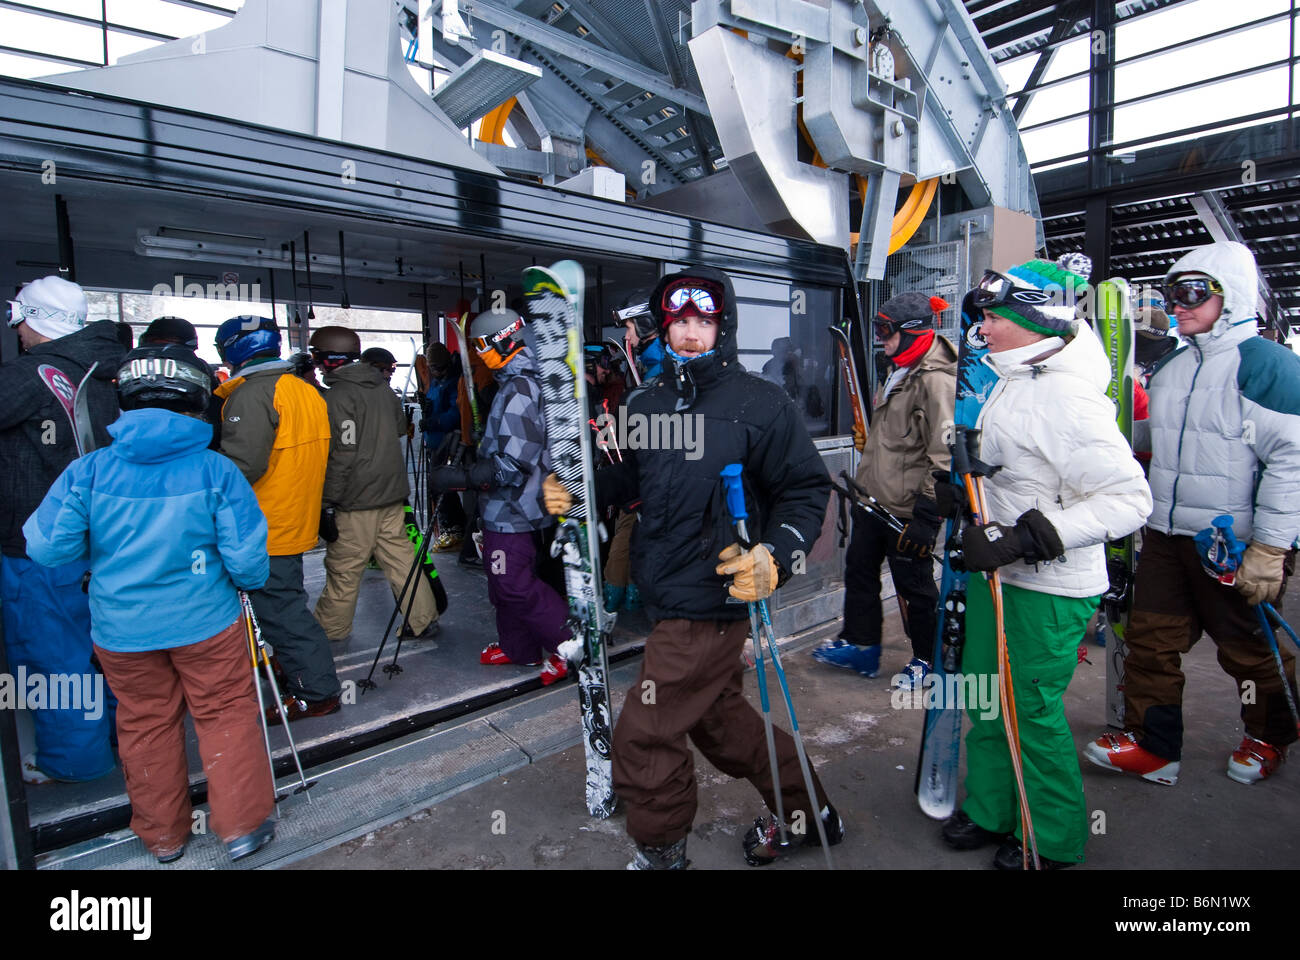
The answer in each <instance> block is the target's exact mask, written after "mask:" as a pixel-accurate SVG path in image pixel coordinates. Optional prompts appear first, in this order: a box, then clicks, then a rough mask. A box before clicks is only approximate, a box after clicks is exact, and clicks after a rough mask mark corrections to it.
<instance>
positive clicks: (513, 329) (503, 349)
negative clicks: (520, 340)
mask: <svg viewBox="0 0 1300 960" xmlns="http://www.w3.org/2000/svg"><path fill="white" fill-rule="evenodd" d="M523 328H524V318H523V317H519V318H518V319H517V320H515V322H514V323H512V324H510V325H509V326H506V327H503V328H502V329H500V330H498V331H497V332H496V333H494V334H492V335H491V336H487V337H475V338H474V340H473V344H474V349H475V350H477V351H478V352H479V353H480V354H486V353H496V354H497V355H498V356H500V357H501V358H503V359H504V358H506V357H508V356H510V355H511V354H512V353H513V352H514V351H515V350H516V349H518V344H515V343H513V342H512V339H511V338H513V337H514V335H515V334H516V333H518V332H519V331H520V330H522V329H523Z"/></svg>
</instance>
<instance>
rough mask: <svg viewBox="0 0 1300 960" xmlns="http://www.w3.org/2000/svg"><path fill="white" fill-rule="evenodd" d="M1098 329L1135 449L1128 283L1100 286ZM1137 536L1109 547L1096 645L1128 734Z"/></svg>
mask: <svg viewBox="0 0 1300 960" xmlns="http://www.w3.org/2000/svg"><path fill="white" fill-rule="evenodd" d="M1096 304H1097V308H1096V329H1097V337H1098V339H1100V340H1101V345H1102V348H1103V349H1104V350H1105V351H1106V359H1107V360H1108V361H1109V362H1110V383H1109V385H1108V386H1107V387H1106V396H1108V397H1110V399H1111V401H1112V402H1113V403H1114V404H1115V419H1116V422H1118V424H1119V430H1120V433H1122V434H1124V439H1125V440H1127V441H1128V442H1129V446H1132V445H1133V351H1134V342H1133V298H1132V293H1131V291H1130V290H1129V285H1128V281H1127V280H1120V279H1112V280H1106V281H1104V282H1102V283H1099V284H1097V299H1096ZM1135 556H1136V552H1135V549H1134V540H1133V534H1129V535H1128V536H1127V537H1123V538H1121V539H1119V540H1112V541H1111V542H1109V543H1107V544H1106V573H1107V576H1108V579H1109V580H1110V586H1109V588H1108V589H1107V590H1106V592H1105V593H1104V594H1103V595H1102V598H1101V615H1100V616H1099V618H1098V621H1097V639H1098V641H1099V642H1101V643H1102V644H1103V645H1104V646H1105V647H1106V722H1107V723H1108V724H1110V726H1112V727H1118V728H1119V729H1121V730H1122V729H1123V728H1124V659H1125V658H1126V657H1127V656H1128V643H1127V642H1126V641H1127V637H1126V635H1127V633H1128V614H1129V609H1130V608H1131V606H1132V603H1133V567H1134V560H1135Z"/></svg>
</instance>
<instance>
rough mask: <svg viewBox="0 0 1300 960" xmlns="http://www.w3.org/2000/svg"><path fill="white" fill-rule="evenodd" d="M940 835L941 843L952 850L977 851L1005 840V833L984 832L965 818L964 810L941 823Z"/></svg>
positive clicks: (972, 821)
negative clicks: (941, 836) (941, 837)
mask: <svg viewBox="0 0 1300 960" xmlns="http://www.w3.org/2000/svg"><path fill="white" fill-rule="evenodd" d="M942 835H943V842H944V843H946V844H948V846H950V847H952V848H953V849H954V850H978V849H979V848H980V847H983V846H987V845H988V844H990V843H1001V842H1002V841H1003V840H1005V839H1006V838H1007V835H1006V834H1005V833H998V832H997V831H996V830H985V829H984V828H983V827H981V826H980V825H979V824H978V823H976V822H975V821H974V820H972V819H971V818H970V817H968V816H966V811H965V810H958V811H957V812H956V813H954V814H953V815H952V816H951V817H949V818H948V819H947V820H945V821H944V822H943V831H942Z"/></svg>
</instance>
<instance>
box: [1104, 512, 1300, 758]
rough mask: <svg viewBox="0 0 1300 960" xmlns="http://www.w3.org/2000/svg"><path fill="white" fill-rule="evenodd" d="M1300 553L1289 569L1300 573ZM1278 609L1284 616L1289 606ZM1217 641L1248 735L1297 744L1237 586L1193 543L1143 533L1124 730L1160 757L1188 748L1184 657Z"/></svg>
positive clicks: (1281, 642) (1267, 654)
mask: <svg viewBox="0 0 1300 960" xmlns="http://www.w3.org/2000/svg"><path fill="white" fill-rule="evenodd" d="M1294 564H1295V553H1294V551H1293V552H1292V553H1291V554H1290V555H1289V556H1288V557H1287V560H1286V567H1285V569H1286V571H1287V573H1288V574H1290V573H1291V572H1292V571H1293V570H1294ZM1274 607H1275V608H1276V609H1277V611H1278V612H1279V613H1281V612H1282V601H1281V600H1279V601H1278V602H1277V603H1276V604H1274ZM1202 632H1205V633H1208V634H1209V635H1210V639H1212V640H1213V641H1214V643H1215V646H1217V647H1218V653H1219V666H1221V667H1223V669H1224V671H1225V672H1226V673H1227V674H1228V675H1229V676H1231V677H1232V679H1233V680H1234V681H1236V691H1237V696H1238V698H1239V699H1240V700H1241V701H1242V706H1241V719H1242V721H1243V722H1244V724H1245V727H1246V732H1247V733H1248V734H1250V735H1251V736H1252V737H1255V738H1256V739H1258V740H1263V741H1265V742H1266V743H1271V744H1273V745H1274V746H1278V747H1281V746H1285V745H1286V744H1288V743H1293V742H1295V740H1296V725H1295V721H1294V720H1292V719H1291V712H1290V710H1289V709H1288V707H1287V703H1286V697H1285V695H1284V694H1283V691H1282V680H1281V678H1280V677H1279V676H1278V673H1277V664H1276V662H1275V661H1274V660H1273V653H1272V649H1271V648H1270V647H1269V644H1268V640H1267V638H1266V637H1265V636H1264V635H1263V632H1262V628H1261V627H1260V624H1259V618H1258V616H1257V615H1256V613H1255V610H1254V608H1253V607H1251V606H1250V605H1249V604H1248V603H1246V600H1245V598H1244V597H1243V596H1242V595H1241V594H1240V593H1238V592H1237V591H1236V589H1235V588H1233V587H1230V586H1226V585H1224V584H1221V583H1218V582H1217V581H1215V580H1214V579H1213V578H1212V577H1210V576H1208V575H1207V574H1206V573H1205V569H1204V567H1202V566H1201V561H1200V558H1199V557H1198V556H1197V553H1196V546H1195V544H1194V543H1193V541H1192V538H1191V537H1183V536H1172V537H1171V536H1167V535H1165V534H1163V533H1160V532H1159V531H1156V530H1152V529H1150V528H1148V529H1147V530H1145V531H1144V539H1143V543H1142V557H1141V559H1140V561H1139V563H1138V568H1137V579H1136V581H1135V584H1134V594H1133V612H1132V615H1131V616H1130V618H1129V624H1128V637H1127V640H1128V656H1127V657H1126V658H1125V660H1124V671H1125V680H1124V726H1125V727H1126V728H1128V729H1129V730H1131V731H1133V732H1134V733H1136V734H1137V736H1138V738H1139V739H1140V740H1141V741H1142V746H1143V747H1145V748H1146V749H1147V750H1150V751H1151V752H1152V753H1154V754H1155V755H1156V756H1158V757H1164V758H1165V759H1166V760H1178V759H1180V757H1181V755H1182V749H1183V707H1182V704H1183V684H1184V682H1185V679H1186V678H1185V677H1184V676H1183V671H1182V668H1181V665H1182V657H1183V654H1184V653H1187V652H1188V651H1189V650H1191V649H1192V646H1193V645H1194V644H1195V643H1196V641H1198V640H1199V639H1201V633H1202ZM1278 646H1279V649H1280V650H1281V652H1282V662H1283V665H1284V666H1285V668H1286V675H1287V682H1288V683H1289V684H1290V685H1291V688H1292V690H1293V691H1294V690H1295V685H1296V682H1295V656H1294V655H1293V652H1292V650H1290V649H1288V647H1290V641H1289V640H1287V638H1286V636H1285V634H1284V633H1283V632H1282V631H1280V630H1279V631H1278Z"/></svg>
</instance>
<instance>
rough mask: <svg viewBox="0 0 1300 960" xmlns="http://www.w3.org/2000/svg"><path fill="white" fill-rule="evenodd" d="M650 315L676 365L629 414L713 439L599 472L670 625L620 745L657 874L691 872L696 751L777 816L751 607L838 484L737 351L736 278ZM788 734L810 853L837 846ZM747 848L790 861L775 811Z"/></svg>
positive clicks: (797, 806) (672, 289) (619, 789)
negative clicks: (629, 512)
mask: <svg viewBox="0 0 1300 960" xmlns="http://www.w3.org/2000/svg"><path fill="white" fill-rule="evenodd" d="M650 309H651V311H652V313H653V315H654V317H655V319H656V321H657V322H658V325H659V327H660V329H661V330H662V331H663V335H664V336H665V337H666V339H667V343H666V347H665V357H666V359H665V360H664V371H663V374H662V375H661V376H660V377H659V379H658V380H656V381H655V382H654V383H653V384H651V385H649V386H648V387H647V388H645V389H643V390H641V391H639V392H637V393H635V394H634V395H633V396H632V398H631V399H630V401H629V411H628V415H629V417H646V418H654V417H661V416H674V415H675V416H678V417H681V416H687V417H693V418H695V420H694V422H695V423H696V424H697V433H696V437H697V443H696V444H695V445H694V446H692V447H691V448H690V449H685V444H682V445H679V447H678V448H676V449H672V448H669V449H641V450H636V449H628V450H624V452H623V457H624V459H623V462H622V463H620V464H614V465H610V466H608V467H607V468H606V469H604V470H601V471H600V472H599V473H597V474H596V484H597V497H598V499H599V501H600V503H601V505H602V507H603V506H604V505H606V504H610V503H613V504H617V505H619V506H621V507H624V508H625V509H631V508H633V507H638V506H639V512H640V517H639V521H638V524H637V529H636V532H635V534H634V536H633V540H632V576H633V579H634V580H635V581H636V583H637V585H638V586H639V587H640V590H641V598H642V601H643V603H644V605H645V608H646V611H647V613H648V614H649V616H650V618H651V620H652V621H654V624H655V625H654V629H653V630H652V631H651V633H650V636H649V637H648V638H647V639H646V645H645V659H644V661H643V662H642V665H641V671H640V675H639V676H638V678H637V681H636V683H635V684H634V685H633V686H632V688H631V691H630V692H629V694H628V697H627V699H626V700H624V702H623V710H622V713H621V714H620V715H619V718H618V724H617V726H616V727H615V729H614V743H613V747H612V750H611V754H612V757H613V775H614V790H615V792H616V793H617V794H618V795H619V797H621V798H622V800H623V802H624V803H625V805H626V807H627V831H628V834H629V835H630V836H631V837H632V839H633V840H634V841H636V844H637V852H636V855H635V858H634V860H633V861H632V863H631V864H630V865H629V866H630V867H631V868H633V869H647V870H648V869H682V868H684V867H685V866H686V864H687V861H686V835H687V834H688V833H689V831H690V829H691V823H692V821H693V820H694V818H695V810H696V804H697V797H696V793H697V790H696V783H695V770H694V760H693V757H692V753H691V746H690V744H691V743H694V744H695V746H696V747H698V748H699V749H700V751H701V752H702V753H703V754H704V756H705V757H706V758H707V759H708V760H709V761H710V762H711V763H712V764H714V766H716V767H717V768H718V769H720V770H722V771H724V772H726V773H727V774H728V775H730V776H733V777H744V778H745V779H747V780H749V782H750V783H752V784H753V785H754V787H755V788H756V789H757V790H758V791H759V793H760V794H761V795H762V797H763V800H764V802H765V803H766V804H767V807H768V809H769V810H775V809H776V806H777V805H776V796H775V794H774V792H773V785H772V770H771V766H770V763H769V761H768V754H767V746H766V739H765V736H764V727H763V721H762V719H761V717H760V716H759V714H758V712H757V711H756V710H755V709H754V708H753V707H752V706H750V704H749V702H748V701H747V700H746V699H745V696H744V673H745V664H744V662H743V661H742V659H741V651H742V649H743V647H744V645H745V637H746V634H747V633H748V631H749V620H748V614H747V608H746V603H749V602H755V601H758V600H761V599H764V598H766V597H768V596H770V595H771V594H772V592H773V591H774V590H775V589H776V588H777V586H778V585H779V584H781V583H784V582H785V581H786V580H787V579H788V578H789V577H790V575H791V574H792V573H794V572H796V571H798V570H799V569H800V568H801V565H802V563H803V560H804V558H805V557H806V555H807V554H808V553H809V552H811V550H812V548H813V544H814V543H815V542H816V540H817V537H818V536H819V535H820V533H821V529H822V523H823V520H824V519H825V515H826V504H827V501H828V499H829V496H830V489H831V483H830V477H829V476H828V475H827V473H826V468H825V466H824V465H823V463H822V459H821V456H820V455H819V454H818V452H817V449H816V447H814V446H813V442H812V440H811V439H810V438H809V436H808V432H807V430H806V429H805V427H804V424H803V417H802V416H801V415H800V414H799V411H798V409H797V408H796V407H795V405H794V403H793V401H791V400H790V398H789V397H787V396H786V395H785V392H784V391H783V390H782V389H781V388H780V387H779V386H777V385H775V384H771V383H768V382H767V381H765V380H763V379H761V378H760V377H757V376H754V375H753V374H749V373H747V372H746V371H745V369H744V367H743V366H742V365H741V363H740V361H739V359H738V357H737V344H736V340H737V312H736V298H735V294H734V292H733V290H732V285H731V279H730V278H729V277H728V276H727V275H726V274H725V273H723V272H721V271H720V270H715V269H713V268H711V267H691V268H688V269H686V270H683V271H681V272H680V273H675V274H670V275H669V276H666V277H664V278H663V279H662V280H660V281H659V284H658V286H656V287H655V288H654V290H653V292H652V293H651V296H650ZM650 422H654V421H653V420H651V421H650ZM732 463H740V464H741V465H742V466H743V468H744V480H745V484H746V486H747V488H748V496H747V498H746V499H747V501H752V503H753V507H752V508H749V510H750V519H751V521H752V526H751V527H750V529H751V530H752V531H754V539H755V540H756V541H758V542H757V543H756V544H755V545H754V546H753V547H752V549H749V550H745V549H744V548H742V547H741V546H740V545H739V544H738V543H736V533H735V528H734V526H733V524H732V521H731V518H730V517H729V516H728V514H727V509H726V506H725V503H724V499H723V490H724V487H723V484H722V480H721V476H720V474H721V471H722V468H723V467H724V466H726V465H728V464H732ZM545 495H546V507H547V509H548V510H549V511H550V512H551V513H553V514H556V515H564V514H566V513H567V512H568V510H569V508H570V507H571V506H572V497H571V496H570V495H569V493H568V491H567V490H565V489H564V486H563V485H562V484H561V483H560V482H559V480H558V479H557V478H556V477H555V475H554V474H552V475H551V476H549V477H548V478H547V482H546V488H545ZM729 581H730V583H729ZM737 601H739V602H737ZM755 642H759V638H757V637H756V638H755ZM649 689H653V690H654V697H653V698H652V699H649V700H648V699H647V698H645V697H644V695H643V694H644V692H645V691H646V690H649ZM775 732H776V751H777V763H778V771H777V772H778V775H779V779H780V784H781V794H782V798H783V800H784V810H785V814H786V816H787V818H790V819H793V820H794V821H795V822H796V823H798V824H801V825H802V826H803V828H804V831H805V832H804V844H805V845H808V844H812V845H816V844H817V843H818V842H819V838H818V835H817V831H816V829H815V826H814V825H812V817H813V816H820V817H821V818H822V822H823V824H824V826H825V829H826V834H827V838H828V841H829V842H830V843H831V844H836V843H839V842H840V840H841V839H842V838H843V836H844V827H843V823H842V822H841V821H840V817H839V814H838V813H836V811H835V808H834V807H833V806H832V805H831V804H830V802H829V801H828V800H827V798H826V794H825V791H824V790H823V788H822V786H821V784H820V782H817V777H816V774H815V773H814V774H813V779H814V782H815V791H816V793H817V796H816V797H815V798H814V797H809V796H808V794H807V790H806V788H805V786H804V781H803V777H802V773H801V770H800V765H799V761H798V756H797V754H796V752H795V746H794V741H793V739H792V738H791V737H790V736H789V735H788V734H787V733H785V732H784V731H782V730H780V729H777V730H776V731H775ZM688 741H689V742H688ZM795 811H799V813H798V814H796V813H795ZM742 847H743V849H744V852H745V857H746V860H747V861H748V862H749V863H750V864H754V865H758V864H765V863H771V862H772V861H773V860H775V859H776V858H777V857H778V856H780V855H781V854H783V853H786V852H788V851H787V850H786V849H784V848H782V846H781V844H780V837H779V831H778V826H777V822H776V818H775V817H768V818H766V819H763V820H758V821H756V822H755V824H754V827H753V828H751V829H750V830H749V832H748V833H747V834H746V835H745V837H744V838H743V841H742Z"/></svg>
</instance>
